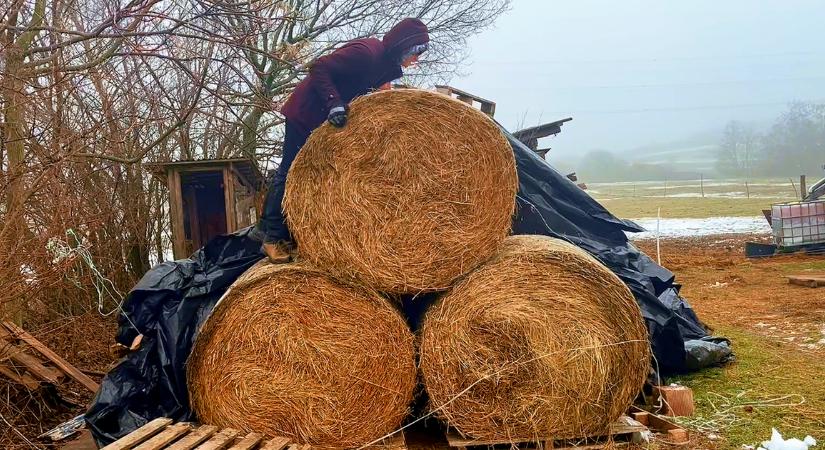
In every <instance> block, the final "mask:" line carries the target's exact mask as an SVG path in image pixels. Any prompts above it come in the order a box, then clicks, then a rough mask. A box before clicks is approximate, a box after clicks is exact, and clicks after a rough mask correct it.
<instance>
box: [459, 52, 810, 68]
mask: <svg viewBox="0 0 825 450" xmlns="http://www.w3.org/2000/svg"><path fill="white" fill-rule="evenodd" d="M788 56H818V57H822V56H825V53H823V52H779V53H754V54H748V55H742V54H736V55H701V56H668V57H652V58H616V59H612V58H611V59H545V60H542V59H523V60H522V59H518V60H509V61H507V60H488V61H484V60H481V61H475V62H473V63H472V64H480V65H518V64H531V65H535V64H613V63H638V62H666V61H716V60H734V59H754V58H758V59H764V58H770V57H788Z"/></svg>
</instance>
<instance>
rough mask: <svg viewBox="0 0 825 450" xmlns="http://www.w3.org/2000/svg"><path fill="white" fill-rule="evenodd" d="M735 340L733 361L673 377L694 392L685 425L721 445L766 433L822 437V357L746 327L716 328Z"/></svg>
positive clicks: (737, 444)
mask: <svg viewBox="0 0 825 450" xmlns="http://www.w3.org/2000/svg"><path fill="white" fill-rule="evenodd" d="M717 331H718V332H719V334H720V335H723V336H728V337H729V338H730V339H731V340H732V341H733V348H734V352H735V353H736V356H737V362H735V363H733V364H731V365H728V366H726V367H722V368H711V369H706V370H703V371H701V372H698V373H695V374H691V375H687V376H683V377H679V378H677V379H674V380H673V381H674V382H678V383H680V384H683V385H685V386H689V387H690V388H691V389H693V391H694V398H695V400H696V408H697V411H696V415H695V416H694V417H691V418H685V419H680V421H681V422H683V423H684V424H685V425H688V426H689V427H691V428H694V429H699V430H702V431H704V432H705V433H709V432H713V433H717V434H719V435H720V436H722V437H723V439H724V440H723V441H722V442H721V445H720V446H719V448H723V449H741V448H742V445H743V444H747V445H754V444H759V443H760V442H761V441H763V440H767V439H768V438H770V434H771V428H777V429H778V430H779V431H780V432H781V433H783V435H784V436H785V437H786V438H788V437H798V438H800V439H801V438H803V437H804V436H805V435H807V434H810V435H812V436H814V437H815V438H817V439H825V363H823V361H822V358H821V356H817V355H813V354H806V353H802V352H801V351H800V350H798V349H796V348H794V347H793V346H790V345H785V344H782V343H780V342H778V341H774V340H770V339H767V338H763V337H760V336H757V335H754V334H752V333H749V332H747V331H743V330H737V329H733V328H726V327H718V328H717Z"/></svg>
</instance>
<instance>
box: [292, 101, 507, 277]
mask: <svg viewBox="0 0 825 450" xmlns="http://www.w3.org/2000/svg"><path fill="white" fill-rule="evenodd" d="M517 189H518V178H517V175H516V170H515V160H514V157H513V151H512V148H511V147H510V146H509V144H508V142H507V140H506V139H505V138H504V136H503V135H502V133H501V131H500V130H499V129H498V127H497V126H496V125H495V123H494V122H493V121H492V120H490V118H488V117H487V116H486V115H484V114H483V113H482V112H480V111H478V110H476V109H474V108H472V107H470V106H468V105H466V104H464V103H462V102H459V101H457V100H453V99H451V98H449V97H447V96H445V95H441V94H437V93H434V92H427V91H420V90H413V89H403V90H395V91H387V92H380V93H376V94H372V95H368V96H364V97H360V98H358V99H357V100H355V101H354V102H352V104H351V106H350V114H349V121H348V122H347V126H346V127H344V128H343V129H336V128H334V127H332V126H331V125H329V124H326V125H323V126H321V127H320V128H318V129H317V130H315V131H314V132H313V133H312V135H311V136H310V138H309V141H307V143H306V145H304V147H303V148H302V149H301V151H300V153H299V154H298V157H297V158H296V159H295V162H294V163H293V165H292V168H291V169H290V172H289V176H288V178H287V183H286V195H285V199H284V205H283V207H284V211H285V213H286V216H287V221H288V224H289V227H290V231H291V232H292V235H293V237H294V238H295V240H296V241H297V243H298V251H299V252H300V254H301V255H302V256H303V257H304V258H305V259H307V260H309V261H310V262H312V263H313V264H314V265H316V266H317V267H319V268H321V269H323V270H326V271H328V272H329V273H331V274H333V275H334V276H336V277H338V278H343V279H346V280H358V281H359V282H361V283H363V284H366V285H368V286H372V287H374V288H376V289H378V290H380V291H383V292H391V293H417V292H422V291H434V290H442V289H446V288H447V287H449V286H450V284H451V283H452V282H453V281H454V280H455V279H457V278H458V277H460V276H461V275H463V274H464V273H466V272H467V271H469V270H471V269H473V268H475V267H476V266H478V265H479V264H480V263H481V262H482V261H484V260H485V259H487V258H489V257H490V256H491V255H492V254H493V253H494V252H495V249H496V247H497V246H498V244H499V243H500V242H501V241H502V239H504V238H505V237H506V236H507V234H508V232H509V230H510V224H511V216H512V213H513V211H514V208H515V195H516V191H517Z"/></svg>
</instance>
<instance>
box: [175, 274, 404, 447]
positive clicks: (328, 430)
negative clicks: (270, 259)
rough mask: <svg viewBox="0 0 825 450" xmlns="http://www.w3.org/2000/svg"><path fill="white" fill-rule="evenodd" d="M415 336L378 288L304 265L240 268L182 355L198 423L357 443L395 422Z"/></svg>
mask: <svg viewBox="0 0 825 450" xmlns="http://www.w3.org/2000/svg"><path fill="white" fill-rule="evenodd" d="M414 355H415V350H414V345H413V336H412V333H411V332H410V330H409V328H408V327H407V325H406V324H405V322H404V320H403V318H402V317H401V315H400V314H399V313H398V312H397V311H396V310H395V309H394V308H393V307H392V306H391V305H390V304H389V303H388V302H387V301H386V300H384V299H383V298H381V297H380V296H379V295H377V294H374V293H371V292H367V291H365V290H361V289H358V288H355V287H351V286H346V285H342V284H339V283H337V282H335V281H333V280H332V279H330V278H329V277H327V276H326V275H324V274H323V273H321V272H319V271H317V270H315V269H312V268H309V267H307V266H306V265H302V264H291V265H271V264H264V265H259V266H256V267H254V268H252V269H250V271H249V272H247V273H246V274H244V276H243V277H242V279H240V280H239V281H238V282H237V283H236V284H235V285H233V287H232V288H231V290H230V291H229V292H228V293H227V295H226V296H225V297H224V298H223V299H222V301H221V302H220V303H219V304H218V306H217V307H216V308H215V310H214V312H213V313H212V315H211V316H210V318H209V319H208V320H207V322H206V324H205V325H204V327H203V329H202V330H201V331H200V334H199V336H198V338H197V341H196V343H195V347H194V349H193V351H192V355H191V356H190V358H189V361H188V367H187V369H188V370H187V377H188V386H189V392H190V398H191V403H192V407H193V409H194V410H195V412H196V414H197V416H198V418H199V419H200V420H201V421H202V422H203V423H209V424H212V425H217V426H221V427H232V428H237V429H241V430H244V431H256V432H260V433H263V434H265V435H267V436H276V435H278V436H285V437H289V438H292V439H295V440H297V441H299V442H302V443H307V444H312V445H313V446H314V447H319V448H356V447H358V446H360V445H362V444H364V443H367V442H370V441H372V440H374V439H376V438H378V437H380V436H383V435H384V434H386V433H388V432H390V431H392V430H394V429H395V428H397V427H398V426H399V425H400V424H401V422H402V421H403V420H404V418H405V417H406V416H407V414H408V407H409V404H410V402H411V401H412V398H413V392H414V389H415V386H416V367H415V358H414Z"/></svg>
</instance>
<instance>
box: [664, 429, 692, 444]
mask: <svg viewBox="0 0 825 450" xmlns="http://www.w3.org/2000/svg"><path fill="white" fill-rule="evenodd" d="M667 437H668V438H669V439H670V441H671V442H672V443H674V444H687V443H688V442H689V441H690V438H689V437H688V432H687V430H685V429H673V430H667Z"/></svg>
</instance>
